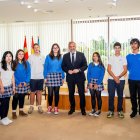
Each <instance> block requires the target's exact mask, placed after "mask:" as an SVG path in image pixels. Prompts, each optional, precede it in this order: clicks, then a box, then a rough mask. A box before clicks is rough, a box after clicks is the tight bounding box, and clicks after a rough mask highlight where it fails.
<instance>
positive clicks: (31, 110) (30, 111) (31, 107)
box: [28, 106, 34, 114]
mask: <svg viewBox="0 0 140 140" xmlns="http://www.w3.org/2000/svg"><path fill="white" fill-rule="evenodd" d="M33 111H34V107H33V106H30V108H29V110H28V114H32V113H33Z"/></svg>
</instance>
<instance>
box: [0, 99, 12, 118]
mask: <svg viewBox="0 0 140 140" xmlns="http://www.w3.org/2000/svg"><path fill="white" fill-rule="evenodd" d="M9 102H10V97H6V98H0V117H1V119H3V118H5V117H7V115H8V111H9Z"/></svg>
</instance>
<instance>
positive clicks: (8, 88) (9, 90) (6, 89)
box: [0, 85, 13, 98]
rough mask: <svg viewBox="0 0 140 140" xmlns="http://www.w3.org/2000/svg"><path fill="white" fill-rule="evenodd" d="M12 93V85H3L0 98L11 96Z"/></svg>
mask: <svg viewBox="0 0 140 140" xmlns="http://www.w3.org/2000/svg"><path fill="white" fill-rule="evenodd" d="M12 95H13V86H12V85H10V86H5V87H4V93H3V94H1V93H0V98H6V97H11V96H12Z"/></svg>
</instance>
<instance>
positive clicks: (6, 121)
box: [1, 118, 10, 126]
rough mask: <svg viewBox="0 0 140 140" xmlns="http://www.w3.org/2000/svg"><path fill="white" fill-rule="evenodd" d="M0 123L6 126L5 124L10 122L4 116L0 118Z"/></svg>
mask: <svg viewBox="0 0 140 140" xmlns="http://www.w3.org/2000/svg"><path fill="white" fill-rule="evenodd" d="M1 124H2V125H5V126H6V125H9V124H10V123H9V121H8V120H7V119H6V118H3V119H2V120H1Z"/></svg>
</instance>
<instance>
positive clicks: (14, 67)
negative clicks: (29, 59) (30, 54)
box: [13, 49, 27, 70]
mask: <svg viewBox="0 0 140 140" xmlns="http://www.w3.org/2000/svg"><path fill="white" fill-rule="evenodd" d="M19 52H23V53H24V51H23V50H22V49H19V50H18V51H17V52H16V58H15V61H14V63H13V69H14V70H16V67H17V65H18V61H19V60H18V54H19ZM22 62H23V65H24V66H25V68H27V63H26V60H25V58H24V57H23V59H22Z"/></svg>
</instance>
